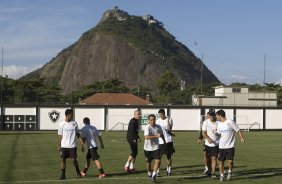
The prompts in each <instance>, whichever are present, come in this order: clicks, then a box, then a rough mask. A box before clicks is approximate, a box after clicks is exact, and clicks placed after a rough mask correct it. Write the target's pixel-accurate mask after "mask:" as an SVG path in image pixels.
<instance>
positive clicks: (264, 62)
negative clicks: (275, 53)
mask: <svg viewBox="0 0 282 184" xmlns="http://www.w3.org/2000/svg"><path fill="white" fill-rule="evenodd" d="M265 66H266V54H264V58H263V106H265V85H266V84H265V76H266V74H265V73H266V69H265V68H266V67H265Z"/></svg>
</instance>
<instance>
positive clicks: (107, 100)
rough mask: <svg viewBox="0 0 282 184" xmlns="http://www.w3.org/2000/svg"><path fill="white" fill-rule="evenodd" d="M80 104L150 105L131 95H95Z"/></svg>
mask: <svg viewBox="0 0 282 184" xmlns="http://www.w3.org/2000/svg"><path fill="white" fill-rule="evenodd" d="M80 104H90V105H150V104H152V103H151V102H149V101H146V100H145V99H142V98H140V97H138V96H135V95H133V94H131V93H96V94H93V95H92V96H90V97H88V98H85V99H83V100H82V101H81V102H80Z"/></svg>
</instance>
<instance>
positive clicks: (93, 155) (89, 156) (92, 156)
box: [86, 147, 100, 160]
mask: <svg viewBox="0 0 282 184" xmlns="http://www.w3.org/2000/svg"><path fill="white" fill-rule="evenodd" d="M97 149H98V147H95V148H91V149H88V151H87V155H86V159H88V160H90V159H92V160H99V158H100V156H99V155H98V153H97Z"/></svg>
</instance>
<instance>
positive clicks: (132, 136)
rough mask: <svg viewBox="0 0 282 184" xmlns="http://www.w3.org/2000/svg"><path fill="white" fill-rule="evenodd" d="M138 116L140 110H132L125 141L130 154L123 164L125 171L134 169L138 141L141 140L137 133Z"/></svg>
mask: <svg viewBox="0 0 282 184" xmlns="http://www.w3.org/2000/svg"><path fill="white" fill-rule="evenodd" d="M139 118H140V112H139V111H138V110H135V111H134V117H133V118H132V119H131V120H130V121H129V124H128V130H127V136H126V138H127V142H128V143H129V145H130V149H131V154H130V155H129V156H128V159H127V162H126V164H125V166H124V170H125V171H126V172H134V171H136V170H135V168H134V162H135V159H136V156H137V154H138V142H141V139H140V137H139V135H138V130H139Z"/></svg>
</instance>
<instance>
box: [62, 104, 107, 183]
mask: <svg viewBox="0 0 282 184" xmlns="http://www.w3.org/2000/svg"><path fill="white" fill-rule="evenodd" d="M65 116H66V117H65V120H64V121H62V122H61V123H60V124H59V129H58V137H59V140H58V151H59V152H60V155H61V176H60V180H63V179H65V178H66V159H67V158H71V159H72V160H73V165H74V166H75V169H76V174H77V177H79V178H80V177H83V176H85V175H86V172H87V170H88V168H89V166H90V160H93V161H94V163H95V164H96V166H97V168H98V170H99V178H103V177H105V176H106V175H105V172H104V169H103V167H102V163H101V162H100V161H99V155H98V153H97V149H98V145H97V141H96V138H97V137H98V138H99V141H100V147H101V148H102V149H103V148H104V144H103V139H102V136H101V133H100V132H99V131H98V130H97V129H96V127H95V126H92V125H90V119H89V118H87V117H85V118H84V119H83V123H84V125H85V126H84V127H83V128H82V129H81V134H82V135H80V134H79V132H78V124H77V122H76V121H74V120H73V111H72V110H71V109H67V110H66V111H65ZM76 136H77V138H78V139H79V140H80V142H81V145H82V147H81V150H82V151H83V152H84V146H85V143H86V144H87V148H88V151H87V155H86V164H85V167H84V169H83V171H80V170H79V166H78V162H77V160H76V158H77V147H76V142H75V137H76Z"/></svg>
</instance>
